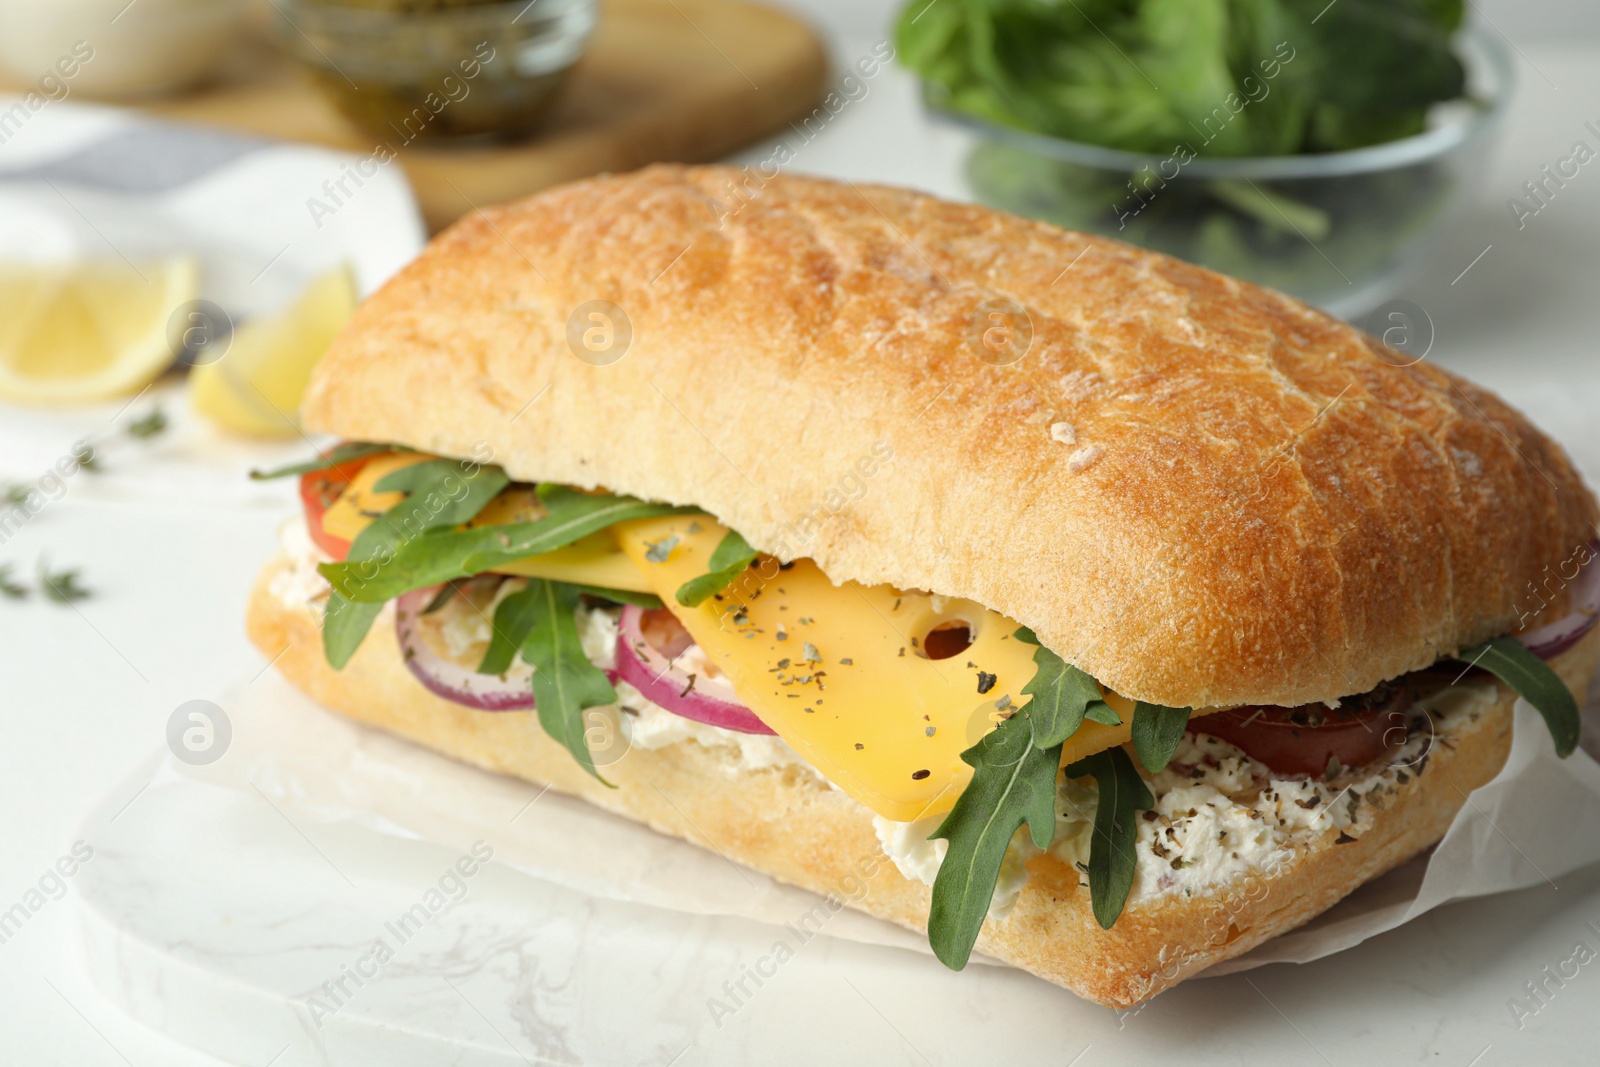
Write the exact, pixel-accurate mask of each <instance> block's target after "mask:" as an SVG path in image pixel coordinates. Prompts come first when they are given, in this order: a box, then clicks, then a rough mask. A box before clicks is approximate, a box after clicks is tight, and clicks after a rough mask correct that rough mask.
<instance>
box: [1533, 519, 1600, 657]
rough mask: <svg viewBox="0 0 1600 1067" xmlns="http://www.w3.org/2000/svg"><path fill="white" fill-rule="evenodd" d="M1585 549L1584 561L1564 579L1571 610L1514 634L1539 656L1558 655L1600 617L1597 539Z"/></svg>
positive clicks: (1590, 628) (1599, 565)
mask: <svg viewBox="0 0 1600 1067" xmlns="http://www.w3.org/2000/svg"><path fill="white" fill-rule="evenodd" d="M1589 552H1590V557H1589V559H1588V561H1586V562H1585V563H1584V564H1583V565H1582V566H1581V567H1579V568H1578V573H1577V575H1575V576H1574V577H1573V578H1572V579H1570V580H1569V581H1568V587H1569V588H1570V589H1571V590H1572V613H1571V614H1570V615H1567V616H1565V617H1563V618H1560V619H1557V620H1556V621H1555V622H1553V623H1551V624H1549V625H1548V626H1541V627H1539V628H1538V629H1537V630H1534V631H1533V632H1532V633H1525V634H1517V635H1516V636H1517V640H1519V641H1521V642H1522V643H1523V644H1524V645H1526V646H1527V648H1528V651H1529V652H1532V653H1533V654H1534V655H1535V656H1538V657H1539V658H1540V659H1551V658H1553V657H1555V656H1559V655H1561V653H1563V652H1565V651H1566V650H1567V649H1569V648H1571V647H1572V646H1573V645H1575V644H1577V643H1578V642H1579V641H1580V640H1582V639H1583V636H1584V635H1585V634H1587V633H1588V632H1589V631H1590V630H1592V629H1594V625H1595V622H1596V620H1600V560H1597V559H1596V558H1595V557H1596V556H1600V541H1591V542H1590V543H1589Z"/></svg>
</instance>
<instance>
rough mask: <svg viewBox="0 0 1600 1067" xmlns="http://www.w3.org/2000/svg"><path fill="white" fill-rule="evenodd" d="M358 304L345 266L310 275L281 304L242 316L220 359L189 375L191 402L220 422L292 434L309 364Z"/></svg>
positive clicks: (249, 431) (255, 431) (258, 432)
mask: <svg viewBox="0 0 1600 1067" xmlns="http://www.w3.org/2000/svg"><path fill="white" fill-rule="evenodd" d="M355 308H356V285H355V279H354V277H352V276H351V272H350V270H349V268H348V267H344V266H340V267H336V268H334V269H333V270H330V271H328V272H327V273H326V274H322V275H320V276H318V277H317V278H316V279H314V280H313V281H312V282H311V284H310V285H309V286H307V287H306V290H305V292H303V293H301V294H300V297H299V298H298V299H297V300H296V301H295V303H294V304H293V306H291V307H290V308H289V309H288V310H287V311H285V312H283V313H282V314H280V315H278V316H276V317H274V318H267V319H256V320H253V321H251V322H247V323H245V324H244V325H243V326H241V327H240V328H239V329H238V330H236V331H234V334H233V339H232V341H231V343H230V344H229V345H228V347H227V350H226V351H225V352H224V354H223V355H222V357H221V358H220V359H217V360H216V361H215V362H210V363H201V364H200V365H199V366H196V367H195V368H194V370H193V371H192V372H191V373H190V375H189V402H190V405H191V406H192V407H193V408H194V410H195V411H197V412H199V413H200V414H201V415H204V416H205V417H206V418H208V419H210V420H211V421H212V422H214V423H216V424H217V425H218V426H220V427H222V428H223V429H225V430H230V431H232V432H234V433H239V434H244V435H247V436H251V437H293V436H295V435H296V434H298V433H299V432H300V429H299V427H300V421H299V416H298V414H297V411H298V409H299V407H300V397H301V396H302V395H303V394H304V393H305V391H306V383H307V382H308V381H310V380H311V369H312V368H313V367H315V366H316V365H317V361H318V360H319V359H321V358H322V354H323V353H324V352H326V351H327V350H328V346H329V345H330V344H332V343H333V339H334V337H335V336H337V335H338V333H339V330H340V328H341V327H343V326H344V324H345V322H346V321H347V320H348V319H349V318H350V315H351V313H352V312H353V311H355Z"/></svg>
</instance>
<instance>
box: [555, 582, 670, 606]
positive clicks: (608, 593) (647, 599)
mask: <svg viewBox="0 0 1600 1067" xmlns="http://www.w3.org/2000/svg"><path fill="white" fill-rule="evenodd" d="M567 584H568V585H571V586H572V588H574V589H576V590H577V591H578V592H580V593H587V594H588V595H589V596H597V597H599V598H600V599H601V600H610V601H612V602H613V603H617V604H636V605H638V606H639V607H641V608H661V607H666V605H665V604H663V603H662V602H661V598H660V597H658V596H656V595H655V594H654V593H639V592H635V591H634V590H632V589H609V588H607V587H606V586H603V585H579V584H578V583H576V582H568V583H567Z"/></svg>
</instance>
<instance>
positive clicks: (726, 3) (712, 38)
mask: <svg viewBox="0 0 1600 1067" xmlns="http://www.w3.org/2000/svg"><path fill="white" fill-rule="evenodd" d="M826 79H827V58H826V54H825V52H824V50H823V47H822V44H821V42H820V41H819V40H818V39H817V37H816V35H815V34H814V33H812V31H811V30H810V29H809V28H808V27H807V26H805V24H803V23H802V22H800V21H799V20H798V19H796V18H794V17H793V16H791V15H787V14H785V13H783V12H780V11H776V10H773V9H772V8H768V7H763V6H761V5H760V4H755V3H748V2H746V0H603V2H602V5H601V17H600V25H599V28H598V29H597V30H596V31H595V34H594V37H593V38H592V39H591V41H590V47H589V51H588V53H587V54H586V55H585V56H584V57H583V59H582V60H581V61H580V62H579V65H578V67H577V69H575V70H574V71H573V73H572V76H571V79H570V80H569V81H568V83H567V85H566V87H565V88H564V90H563V92H562V96H561V98H560V100H559V101H558V102H557V103H556V105H555V107H554V109H553V111H552V113H551V114H550V116H549V119H548V121H547V122H546V124H545V126H544V127H543V130H542V131H541V132H540V133H539V134H537V135H536V136H535V137H533V138H531V139H529V140H526V141H521V142H517V143H513V144H506V145H483V146H476V145H474V146H471V147H454V148H439V147H417V146H410V147H405V148H401V149H400V151H399V161H400V162H401V163H402V164H403V165H404V166H405V169H406V174H407V175H408V176H409V177H410V179H411V184H412V187H413V188H414V189H415V190H416V194H417V200H418V201H419V203H420V204H421V207H422V214H423V217H424V218H425V219H426V220H427V224H428V227H429V229H430V230H433V231H438V230H440V229H442V228H443V227H444V226H446V225H447V224H449V223H450V222H451V221H453V220H454V219H456V218H457V217H459V216H461V215H463V214H465V213H466V212H468V211H471V210H473V209H474V208H476V207H480V206H485V205H489V204H497V203H501V202H503V201H507V200H514V199H516V198H518V197H521V196H526V195H527V194H529V193H532V192H535V191H537V190H539V189H543V188H546V187H547V186H551V185H556V184H559V183H561V182H565V181H570V180H572V179H575V178H581V177H585V176H587V175H590V174H598V173H600V172H603V171H621V170H631V169H633V168H635V167H640V166H644V165H645V164H647V163H652V162H656V161H660V160H672V161H681V162H698V161H702V160H709V159H716V158H719V157H721V156H724V155H727V154H728V153H730V152H733V151H735V150H737V149H738V148H740V147H742V146H744V145H747V144H749V143H750V142H752V141H755V140H757V139H759V138H761V137H763V136H766V135H769V134H772V133H774V132H776V131H778V130H780V129H783V128H784V127H785V126H786V125H787V124H788V123H790V122H792V121H795V120H797V119H798V118H799V117H800V116H802V115H805V114H808V113H809V112H810V111H811V109H812V108H813V107H815V106H816V105H817V104H818V102H819V101H820V100H821V98H822V95H823V87H824V83H825V81H826ZM145 109H146V110H148V111H151V112H153V113H155V114H159V115H162V116H165V117H167V118H174V119H182V120H186V121H191V122H203V123H208V124H211V125H216V126H225V127H228V128H231V129H235V130H243V131H247V132H250V133H259V134H265V135H268V136H271V137H281V138H286V139H289V140H296V141H310V142H314V143H317V144H323V145H327V146H329V147H332V148H338V149H343V150H348V151H351V152H357V153H361V154H363V155H365V154H368V153H371V152H372V151H373V149H374V148H375V147H376V145H377V139H376V138H375V137H373V135H371V134H368V133H365V132H363V131H361V130H360V129H358V128H356V127H355V126H353V125H352V124H351V123H350V122H348V121H347V120H346V119H345V118H344V117H343V116H342V115H340V114H339V113H338V112H337V111H336V110H334V108H333V107H332V105H330V104H329V103H327V102H326V101H325V100H324V99H323V97H322V96H321V95H320V94H319V93H318V92H317V91H316V90H315V89H314V88H313V87H312V85H311V83H310V82H309V80H308V79H306V77H305V76H304V74H303V73H302V72H301V71H299V70H298V69H296V67H295V65H294V64H293V62H292V61H291V60H289V59H288V58H287V57H285V56H284V55H283V54H282V53H280V52H279V51H278V50H277V49H276V48H275V47H274V46H273V45H272V43H271V42H270V40H269V39H268V38H267V35H266V32H265V30H262V31H260V32H258V33H256V34H254V35H253V36H252V38H251V39H250V41H249V42H248V43H247V44H246V46H245V47H244V48H242V49H241V51H240V55H239V59H238V62H237V63H235V64H233V65H232V66H231V67H230V68H229V70H228V72H227V73H226V74H225V75H224V76H223V77H222V78H221V79H220V80H218V81H217V82H215V83H213V84H211V85H209V86H207V87H206V88H203V89H201V90H199V91H197V92H194V93H191V94H189V95H186V96H181V97H176V98H174V99H171V100H163V101H159V102H155V103H153V104H149V105H146V106H145ZM396 147H398V145H397V146H396Z"/></svg>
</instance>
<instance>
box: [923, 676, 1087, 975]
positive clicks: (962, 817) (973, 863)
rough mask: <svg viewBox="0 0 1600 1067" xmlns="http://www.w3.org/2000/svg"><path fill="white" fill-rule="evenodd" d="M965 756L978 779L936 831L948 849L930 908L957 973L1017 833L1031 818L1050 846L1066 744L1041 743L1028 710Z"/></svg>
mask: <svg viewBox="0 0 1600 1067" xmlns="http://www.w3.org/2000/svg"><path fill="white" fill-rule="evenodd" d="M1030 706H1031V705H1030ZM961 758H962V760H963V761H965V762H966V763H968V764H970V765H971V766H972V781H971V782H969V783H968V784H967V788H966V789H964V790H962V792H961V796H960V797H959V798H957V800H956V805H955V807H954V808H952V809H951V811H950V814H949V815H947V816H946V817H945V819H944V821H943V822H942V823H940V824H939V828H938V829H937V830H935V831H934V832H933V833H932V834H931V835H930V839H932V838H944V839H945V840H947V841H949V842H950V847H949V850H948V851H947V852H946V853H945V857H944V862H943V863H941V864H940V865H939V874H938V876H937V877H935V878H934V881H933V905H932V908H931V909H930V910H929V912H928V943H929V945H930V946H932V948H933V953H934V955H936V956H938V957H939V960H940V961H941V962H942V963H943V964H944V965H945V966H946V967H949V968H951V969H952V970H957V971H959V970H961V969H962V968H963V967H965V966H966V965H967V960H968V959H970V958H971V956H972V946H973V945H974V944H975V943H976V942H977V940H978V932H979V931H980V930H982V929H983V919H984V916H985V915H987V914H988V912H989V902H990V901H991V900H992V899H993V898H994V887H995V883H996V882H997V881H998V880H999V878H1000V864H1001V862H1002V861H1003V860H1004V859H1005V854H1006V847H1007V846H1008V845H1009V844H1010V843H1011V838H1012V835H1014V834H1015V833H1016V832H1017V829H1018V828H1019V827H1021V826H1022V825H1023V824H1024V823H1026V824H1027V826H1028V830H1029V832H1030V833H1031V834H1032V835H1033V842H1034V844H1036V845H1038V846H1039V847H1040V848H1049V847H1050V841H1051V839H1052V838H1053V837H1054V836H1055V828H1056V775H1057V773H1058V771H1059V770H1060V766H1061V745H1060V743H1059V742H1058V743H1056V744H1053V745H1049V746H1046V747H1040V745H1039V734H1038V729H1037V724H1036V722H1035V721H1034V719H1033V717H1032V716H1031V715H1030V714H1029V713H1028V709H1027V708H1023V709H1022V710H1021V711H1019V712H1017V713H1016V714H1014V715H1012V716H1011V717H1010V718H1009V719H1006V720H1004V721H1002V722H1001V723H1000V725H999V726H997V727H995V728H994V729H993V730H991V731H990V732H989V733H988V734H986V735H985V736H984V737H983V739H982V740H980V741H979V742H978V743H977V744H976V745H973V746H972V747H971V748H969V749H967V750H966V751H965V752H963V753H962V754H961Z"/></svg>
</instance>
